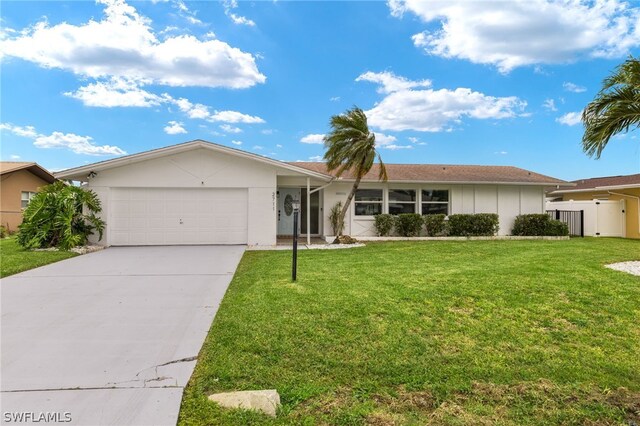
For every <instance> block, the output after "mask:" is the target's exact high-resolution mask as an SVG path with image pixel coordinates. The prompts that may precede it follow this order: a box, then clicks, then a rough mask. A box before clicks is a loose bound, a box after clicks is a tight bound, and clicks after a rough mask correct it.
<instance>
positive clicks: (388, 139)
mask: <svg viewBox="0 0 640 426" xmlns="http://www.w3.org/2000/svg"><path fill="white" fill-rule="evenodd" d="M374 135H376V145H377V146H383V145H389V144H392V143H394V142H396V141H397V140H398V138H396V137H395V136H392V135H385V134H384V133H378V132H374Z"/></svg>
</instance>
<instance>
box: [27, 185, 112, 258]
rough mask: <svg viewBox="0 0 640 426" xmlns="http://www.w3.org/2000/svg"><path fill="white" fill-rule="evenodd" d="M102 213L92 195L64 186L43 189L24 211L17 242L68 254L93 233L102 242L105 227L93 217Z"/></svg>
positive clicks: (100, 220)
mask: <svg viewBox="0 0 640 426" xmlns="http://www.w3.org/2000/svg"><path fill="white" fill-rule="evenodd" d="M101 211H102V207H101V206H100V200H99V199H98V196H97V195H96V194H95V192H93V191H90V190H86V189H84V188H80V187H78V186H71V185H67V184H65V183H63V182H55V183H53V184H51V185H47V186H44V187H43V188H42V189H41V190H40V192H39V193H37V194H36V195H35V196H34V197H33V198H32V199H31V201H30V202H29V205H28V206H27V208H26V209H25V210H24V213H23V221H22V224H21V225H20V226H19V227H18V229H19V231H18V238H17V242H18V244H20V245H21V246H22V247H24V248H30V249H33V248H47V247H58V248H61V249H63V250H68V249H70V248H72V247H76V246H80V245H83V244H86V242H87V239H88V237H89V235H91V234H92V233H93V231H97V232H98V234H99V239H102V232H103V231H104V225H105V223H104V221H103V220H102V219H100V218H99V217H97V216H96V213H100V212H101ZM85 212H86V213H85Z"/></svg>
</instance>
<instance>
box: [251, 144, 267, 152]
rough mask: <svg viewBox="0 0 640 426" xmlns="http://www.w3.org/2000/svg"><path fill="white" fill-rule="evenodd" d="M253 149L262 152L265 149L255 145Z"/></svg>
mask: <svg viewBox="0 0 640 426" xmlns="http://www.w3.org/2000/svg"><path fill="white" fill-rule="evenodd" d="M252 149H253V150H255V151H262V150H263V149H264V147H263V146H260V145H254V146H253V148H252Z"/></svg>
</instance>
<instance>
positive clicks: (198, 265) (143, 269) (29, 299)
mask: <svg viewBox="0 0 640 426" xmlns="http://www.w3.org/2000/svg"><path fill="white" fill-rule="evenodd" d="M244 250H245V248H244V247H243V246H224V247H223V246H182V247H117V248H109V249H107V250H104V251H100V252H96V253H91V254H87V255H84V256H79V257H75V258H73V259H69V260H65V261H62V262H59V263H55V264H52V265H48V266H44V267H41V268H38V269H34V270H31V271H27V272H24V273H21V274H18V275H14V276H12V277H8V278H5V279H3V280H0V296H1V306H2V311H1V313H2V325H1V327H2V336H1V344H2V346H1V349H0V356H1V370H0V371H1V378H0V382H1V390H2V393H1V395H0V397H1V398H0V404H1V406H2V420H1V421H2V422H3V424H5V422H7V423H8V421H7V419H8V417H7V416H8V415H9V416H20V415H22V416H25V415H26V416H31V417H32V418H38V417H40V418H42V417H41V416H42V415H45V416H49V418H51V416H57V418H58V419H60V420H63V421H61V422H59V424H63V423H64V424H72V425H174V424H175V423H176V420H177V417H178V412H179V408H180V401H181V397H182V391H183V388H184V386H185V385H186V383H187V381H188V380H189V377H190V376H191V373H192V371H193V367H194V366H195V363H196V357H197V355H198V352H199V351H200V348H201V347H202V344H203V342H204V338H205V337H206V335H207V332H208V330H209V327H210V325H211V322H212V320H213V317H214V316H215V313H216V310H217V308H218V305H219V303H220V301H221V300H222V297H223V296H224V293H225V291H226V289H227V286H228V285H229V282H230V281H231V278H232V277H233V273H234V272H235V269H236V267H237V265H238V262H239V261H240V258H241V257H242V254H243V252H244ZM24 418H25V417H23V419H24ZM67 418H70V419H71V421H70V422H68V421H67V422H64V420H65V419H67ZM14 419H15V418H14ZM14 419H12V421H11V423H18V422H16V421H15V420H14ZM27 419H28V417H27ZM30 423H32V424H43V423H44V421H42V420H41V421H39V422H37V421H32V422H22V423H20V424H30ZM46 423H47V424H56V423H55V422H51V421H49V422H46Z"/></svg>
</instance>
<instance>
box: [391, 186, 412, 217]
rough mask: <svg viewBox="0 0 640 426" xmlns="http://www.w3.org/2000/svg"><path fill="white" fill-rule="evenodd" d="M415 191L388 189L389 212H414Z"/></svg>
mask: <svg viewBox="0 0 640 426" xmlns="http://www.w3.org/2000/svg"><path fill="white" fill-rule="evenodd" d="M415 212H416V191H415V190H413V189H390V190H389V214H400V213H415Z"/></svg>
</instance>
